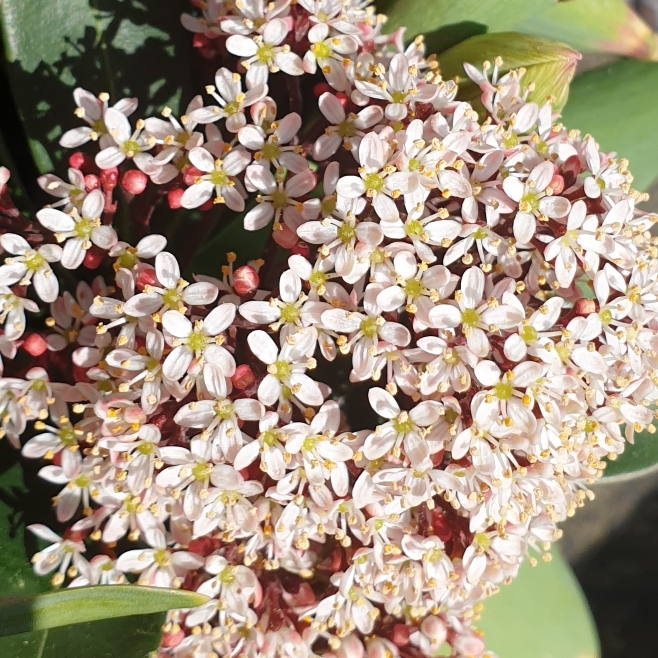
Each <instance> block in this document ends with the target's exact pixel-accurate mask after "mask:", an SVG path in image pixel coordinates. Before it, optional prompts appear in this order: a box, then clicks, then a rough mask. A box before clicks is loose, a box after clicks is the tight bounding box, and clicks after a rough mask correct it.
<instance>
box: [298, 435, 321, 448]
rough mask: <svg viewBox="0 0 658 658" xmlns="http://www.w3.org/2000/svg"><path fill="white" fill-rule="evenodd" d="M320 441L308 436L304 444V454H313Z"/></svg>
mask: <svg viewBox="0 0 658 658" xmlns="http://www.w3.org/2000/svg"><path fill="white" fill-rule="evenodd" d="M317 443H318V440H317V439H316V438H315V437H314V436H307V437H306V438H305V439H304V442H303V443H302V450H303V451H304V452H311V451H312V450H313V449H314V448H315V446H316V445H317Z"/></svg>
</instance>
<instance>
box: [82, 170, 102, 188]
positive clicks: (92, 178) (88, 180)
mask: <svg viewBox="0 0 658 658" xmlns="http://www.w3.org/2000/svg"><path fill="white" fill-rule="evenodd" d="M100 187H101V179H100V178H99V177H98V176H96V174H87V175H86V176H85V190H86V191H87V193H89V192H93V191H94V190H99V189H100Z"/></svg>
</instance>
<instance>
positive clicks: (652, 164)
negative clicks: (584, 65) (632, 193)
mask: <svg viewBox="0 0 658 658" xmlns="http://www.w3.org/2000/svg"><path fill="white" fill-rule="evenodd" d="M562 120H563V122H564V125H565V126H567V127H568V128H578V129H579V130H581V131H582V132H583V134H585V133H590V134H592V135H593V136H594V138H595V139H596V141H597V142H598V143H599V145H600V147H601V149H603V150H604V151H616V152H617V154H618V155H619V157H623V158H628V160H629V161H630V167H629V169H630V171H631V173H632V174H633V176H634V181H633V187H635V188H636V189H638V190H640V191H643V190H646V189H647V188H648V187H649V186H650V185H651V183H652V182H653V181H654V180H655V179H656V178H658V158H656V152H657V151H658V132H656V131H655V130H653V126H655V125H657V124H658V65H657V64H652V63H646V62H638V61H634V60H625V61H620V62H617V63H615V64H612V65H611V66H606V67H602V68H600V69H595V70H593V71H588V72H587V73H584V74H583V75H580V76H577V77H576V78H575V80H574V81H573V83H572V84H571V90H570V96H569V102H568V103H567V105H566V107H565V108H564V111H563V113H562Z"/></svg>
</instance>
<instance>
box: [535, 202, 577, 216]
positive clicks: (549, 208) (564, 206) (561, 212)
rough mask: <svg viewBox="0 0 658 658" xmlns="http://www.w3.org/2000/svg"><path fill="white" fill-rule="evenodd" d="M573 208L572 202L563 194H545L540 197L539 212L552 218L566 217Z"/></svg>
mask: <svg viewBox="0 0 658 658" xmlns="http://www.w3.org/2000/svg"><path fill="white" fill-rule="evenodd" d="M570 209H571V202H570V201H569V199H565V198H564V197H561V196H545V197H542V198H541V199H539V212H542V213H544V215H546V216H547V217H550V218H551V219H559V218H561V217H566V216H567V214H568V212H569V210H570Z"/></svg>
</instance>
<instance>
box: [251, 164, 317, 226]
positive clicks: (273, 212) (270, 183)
mask: <svg viewBox="0 0 658 658" xmlns="http://www.w3.org/2000/svg"><path fill="white" fill-rule="evenodd" d="M247 176H248V177H249V181H250V182H251V184H252V186H254V187H255V188H256V189H257V190H259V191H260V192H264V193H265V194H264V195H260V194H259V195H258V196H257V197H256V200H257V201H258V205H257V206H256V207H255V208H252V209H251V210H250V211H249V212H248V213H247V214H246V215H245V217H244V227H245V229H246V230H247V231H257V230H259V229H261V228H263V227H264V226H267V225H268V224H269V223H270V222H271V221H272V219H274V226H273V228H274V230H275V231H276V230H280V229H281V220H282V219H283V223H284V224H285V225H286V226H288V228H290V229H292V230H293V231H296V230H297V227H298V226H300V225H301V224H302V223H303V222H304V217H303V216H302V212H303V210H304V204H303V203H302V202H301V201H299V200H298V197H302V196H305V195H306V194H309V193H310V192H311V191H312V190H313V189H314V188H315V186H316V185H317V179H316V177H315V174H314V173H313V172H312V171H311V170H310V169H307V170H306V171H304V172H302V173H299V174H295V175H294V176H292V177H291V178H288V180H286V181H285V183H284V182H283V179H282V177H279V176H278V175H277V178H275V177H274V176H273V175H272V172H271V171H270V170H269V169H266V168H265V167H262V166H260V165H257V164H255V165H250V166H249V167H247Z"/></svg>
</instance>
